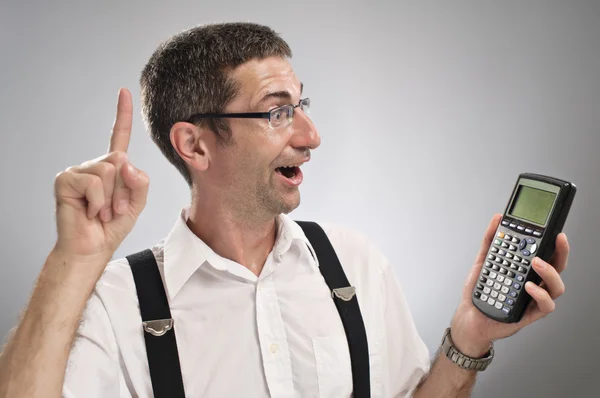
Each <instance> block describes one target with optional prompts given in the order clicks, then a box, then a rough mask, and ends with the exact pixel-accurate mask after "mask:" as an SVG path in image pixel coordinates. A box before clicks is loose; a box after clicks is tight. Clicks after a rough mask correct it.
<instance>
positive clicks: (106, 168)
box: [98, 162, 116, 180]
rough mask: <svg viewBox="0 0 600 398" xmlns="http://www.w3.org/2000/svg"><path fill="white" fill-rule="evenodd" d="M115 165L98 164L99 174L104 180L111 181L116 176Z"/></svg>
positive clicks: (107, 163)
mask: <svg viewBox="0 0 600 398" xmlns="http://www.w3.org/2000/svg"><path fill="white" fill-rule="evenodd" d="M115 171H116V168H115V165H114V164H112V163H109V162H100V163H98V174H99V176H100V178H102V179H103V180H107V179H108V180H110V179H111V178H114V175H115Z"/></svg>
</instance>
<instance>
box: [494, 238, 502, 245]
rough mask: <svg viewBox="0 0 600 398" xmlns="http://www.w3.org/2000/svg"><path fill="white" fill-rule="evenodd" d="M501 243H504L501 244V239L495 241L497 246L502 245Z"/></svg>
mask: <svg viewBox="0 0 600 398" xmlns="http://www.w3.org/2000/svg"><path fill="white" fill-rule="evenodd" d="M501 243H502V242H500V239H494V244H495V245H499V244H501Z"/></svg>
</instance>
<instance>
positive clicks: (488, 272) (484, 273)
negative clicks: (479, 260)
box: [481, 268, 490, 275]
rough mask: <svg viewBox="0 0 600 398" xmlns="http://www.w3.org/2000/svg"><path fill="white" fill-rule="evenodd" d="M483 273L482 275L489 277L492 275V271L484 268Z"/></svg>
mask: <svg viewBox="0 0 600 398" xmlns="http://www.w3.org/2000/svg"><path fill="white" fill-rule="evenodd" d="M481 273H482V274H483V275H489V274H490V271H489V270H487V269H485V268H484V269H483V270H482V271H481Z"/></svg>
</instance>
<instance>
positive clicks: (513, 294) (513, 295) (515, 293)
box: [508, 290, 517, 298]
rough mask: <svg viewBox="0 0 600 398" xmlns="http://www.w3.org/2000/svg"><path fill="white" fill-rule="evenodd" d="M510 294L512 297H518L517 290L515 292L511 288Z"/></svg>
mask: <svg viewBox="0 0 600 398" xmlns="http://www.w3.org/2000/svg"><path fill="white" fill-rule="evenodd" d="M508 295H509V296H510V297H512V298H516V297H517V292H515V291H514V290H511V291H510V293H508Z"/></svg>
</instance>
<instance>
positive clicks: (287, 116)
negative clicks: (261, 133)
mask: <svg viewBox="0 0 600 398" xmlns="http://www.w3.org/2000/svg"><path fill="white" fill-rule="evenodd" d="M298 107H300V109H302V111H303V112H304V113H307V114H308V113H310V98H304V99H301V100H300V102H298V105H292V104H287V105H282V106H280V107H277V108H275V109H271V110H270V111H269V112H246V113H197V114H195V115H192V116H191V117H190V118H189V119H188V122H189V123H192V122H193V121H194V120H195V119H208V118H229V117H232V118H240V119H267V120H268V121H269V127H271V128H272V129H275V128H277V127H281V126H283V125H285V122H286V121H287V124H288V125H289V124H290V123H292V120H293V119H294V111H295V110H296V108H298Z"/></svg>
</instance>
